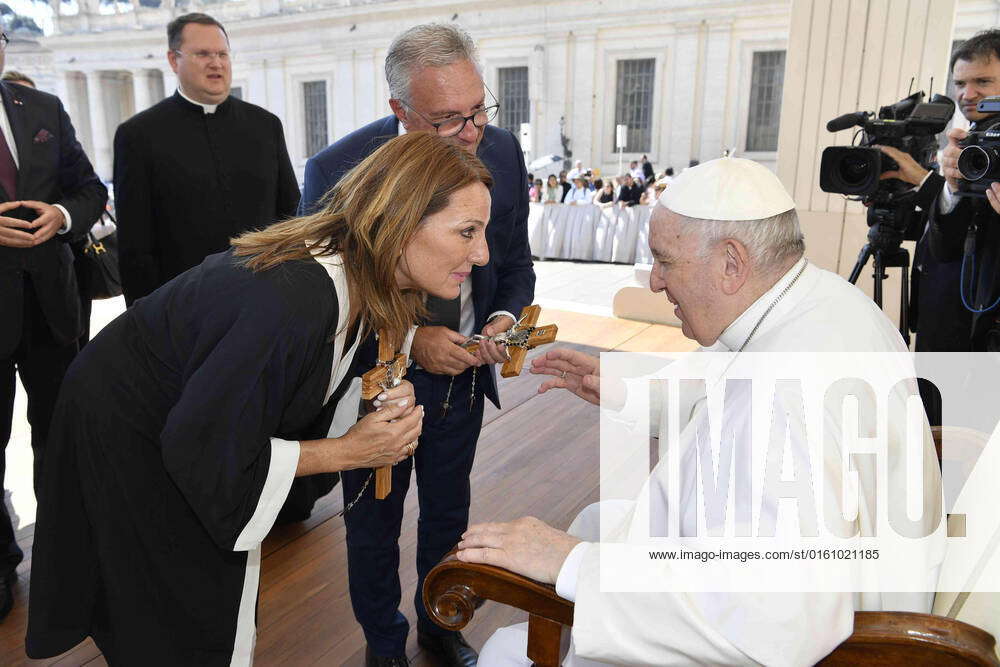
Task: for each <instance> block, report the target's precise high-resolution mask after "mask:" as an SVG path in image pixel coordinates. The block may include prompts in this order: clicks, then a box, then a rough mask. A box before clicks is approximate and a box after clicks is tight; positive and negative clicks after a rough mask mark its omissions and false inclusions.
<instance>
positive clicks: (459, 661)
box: [417, 631, 479, 667]
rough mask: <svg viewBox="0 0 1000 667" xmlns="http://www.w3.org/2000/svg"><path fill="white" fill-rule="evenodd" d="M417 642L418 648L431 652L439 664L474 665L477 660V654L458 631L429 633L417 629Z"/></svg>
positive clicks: (454, 665)
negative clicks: (442, 633) (440, 633)
mask: <svg viewBox="0 0 1000 667" xmlns="http://www.w3.org/2000/svg"><path fill="white" fill-rule="evenodd" d="M417 644H418V645H420V648H422V649H425V650H427V651H429V652H430V653H433V654H434V657H435V658H437V659H438V661H439V664H442V665H448V667H475V665H476V663H477V662H479V654H478V653H476V651H475V649H473V648H472V647H471V646H469V643H468V642H467V641H465V638H464V637H462V633H460V632H453V633H450V634H447V635H429V634H426V633H423V632H419V631H418V632H417Z"/></svg>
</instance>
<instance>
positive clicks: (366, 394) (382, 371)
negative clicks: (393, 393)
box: [361, 354, 406, 401]
mask: <svg viewBox="0 0 1000 667" xmlns="http://www.w3.org/2000/svg"><path fill="white" fill-rule="evenodd" d="M390 370H391V371H392V374H393V376H394V377H398V378H401V377H403V376H404V375H405V374H406V356H405V355H403V354H397V355H396V356H395V357H394V358H393V360H392V364H390V365H389V367H386V366H376V367H375V368H373V369H371V370H370V371H368V372H367V373H365V374H364V375H362V376H361V398H363V399H365V400H366V401H370V400H372V399H373V398H375V397H376V396H378V395H379V394H380V393H382V391H383V389H382V385H383V384H385V380H386V375H387V373H388V372H389V371H390Z"/></svg>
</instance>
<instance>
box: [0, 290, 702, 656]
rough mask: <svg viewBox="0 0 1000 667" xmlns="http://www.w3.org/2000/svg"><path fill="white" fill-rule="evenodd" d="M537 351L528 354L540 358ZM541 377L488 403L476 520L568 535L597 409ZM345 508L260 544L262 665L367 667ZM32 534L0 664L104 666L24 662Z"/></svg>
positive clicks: (638, 342)
mask: <svg viewBox="0 0 1000 667" xmlns="http://www.w3.org/2000/svg"><path fill="white" fill-rule="evenodd" d="M539 321H540V322H542V323H545V324H549V323H555V324H557V325H558V326H559V338H560V340H561V341H562V342H560V343H557V345H569V346H573V347H578V348H581V349H585V350H587V351H590V352H593V353H597V352H600V351H602V350H613V349H621V350H629V351H641V350H662V351H681V350H688V349H693V348H694V347H695V345H694V343H693V342H692V341H688V340H686V339H684V338H683V336H681V333H680V330H679V329H675V328H672V327H664V326H659V325H650V324H645V323H641V322H632V321H628V320H621V319H615V318H604V317H596V316H592V315H581V314H577V313H568V312H563V311H552V310H549V311H543V312H542V316H541V318H540V320H539ZM541 351H542V350H536V351H534V352H532V353H531V355H529V359H530V356H534V355H535V354H539V353H541ZM539 384H541V380H540V379H539V378H538V377H537V376H533V375H530V374H528V373H527V372H526V373H525V374H524V375H522V376H521V377H518V378H513V379H510V380H503V381H502V382H501V385H500V387H501V389H500V393H501V397H502V403H503V409H502V410H496V409H495V408H493V407H492V406H491V405H490V404H488V403H487V409H486V415H485V418H484V422H485V423H484V426H483V432H482V435H481V437H480V439H479V451H478V452H477V455H476V464H475V467H474V469H473V471H472V489H473V494H472V521H473V522H479V521H493V520H497V521H503V520H508V519H512V518H516V517H519V516H524V515H533V516H537V517H539V518H540V519H543V520H545V521H547V522H549V523H551V524H552V525H554V526H557V527H560V528H565V527H567V526H568V525H569V523H570V521H572V519H573V517H574V516H576V514H577V512H579V511H580V510H581V509H582V508H583V507H585V506H586V505H587V504H589V503H592V502H595V501H596V500H597V499H598V495H599V494H598V487H597V480H598V466H599V463H598V447H599V441H598V432H599V428H598V412H597V408H596V407H594V406H592V405H589V404H587V403H584V402H583V401H581V400H579V399H577V398H576V397H575V396H571V395H569V394H567V393H566V392H549V393H548V394H545V395H543V396H539V395H538V394H537V388H538V385H539ZM414 487H415V485H411V488H410V494H409V496H408V497H407V500H406V510H405V511H406V513H405V516H404V519H403V531H402V535H401V537H400V550H401V555H400V558H401V567H400V578H401V583H402V589H403V603H402V608H403V613H405V614H406V616H407V618H408V619H409V620H410V623H411V626H413V625H415V614H414V611H413V603H412V600H413V594H414V589H415V588H416V581H417V575H416V568H415V566H414V559H415V551H416V523H417V521H416V520H417V502H416V493H415V491H414ZM342 504H343V499H342V495H341V491H340V488H339V487H338V488H337V489H335V490H334V491H333V493H331V494H330V495H329V496H327V497H326V498H324V499H323V500H321V501H320V503H319V504H318V506H317V508H316V511H315V512H314V513H313V516H312V517H311V518H310V519H309V520H308V521H305V522H302V523H300V524H295V525H291V526H283V527H280V528H277V529H275V530H274V531H272V533H271V535H270V536H269V537H268V538H267V540H266V542H265V543H264V561H263V568H262V570H263V572H262V575H261V595H260V606H259V618H258V621H259V623H258V637H257V652H256V659H255V664H256V665H296V666H297V665H363V664H364V649H365V640H364V635H363V634H362V632H361V628H360V627H359V626H358V625H357V623H356V622H355V620H354V616H353V615H352V613H351V604H350V598H349V596H348V590H347V555H346V548H345V543H344V523H343V521H341V520H340V519H338V518H335V517H334V516H333V515H334V514H335V513H336V512H337V511H339V510H340V508H341V507H342ZM33 528H34V526H33V525H32V526H28V527H26V528H25V529H23V530H21V531H20V532H19V534H18V541H19V543H20V544H21V546H22V548H23V549H24V551H25V554H26V557H25V562H24V563H23V564H22V565H21V567H19V568H18V572H19V574H20V580H19V582H18V587H17V591H16V595H17V604H16V606H15V607H14V610H13V611H12V612H11V613H10V616H8V617H7V619H6V620H5V621H4V622H3V624H2V625H0V664H2V665H60V667H70V666H75V665H90V666H92V667H94V666H98V665H104V664H106V663H105V661H104V659H103V658H102V657H101V655H100V653H99V652H98V650H97V648H96V647H95V646H94V644H93V643H92V642H91V641H90V640H87V641H86V642H84V643H83V644H81V645H80V646H78V647H76V648H75V649H73V650H72V651H69V652H68V653H65V654H63V655H62V656H59V657H58V658H53V659H51V660H47V661H33V660H28V659H27V658H26V657H25V656H24V631H25V625H26V622H27V607H26V598H27V594H28V585H27V583H28V576H29V570H30V566H31V543H32V533H33ZM521 620H525V619H523V618H521V617H520V616H519V615H518V614H517V612H515V611H514V610H512V609H510V608H506V607H502V606H500V605H495V604H489V603H488V604H487V606H485V607H483V609H481V610H479V611H478V612H477V613H476V616H475V619H474V620H473V622H472V623H471V624H470V626H469V628H468V629H467V630H466V633H465V634H466V637H467V638H468V640H469V642H470V643H471V644H472V645H473V646H477V647H478V646H481V645H482V644H483V642H485V641H486V639H487V637H489V636H490V634H492V632H493V631H494V630H495V629H496V628H498V627H501V626H504V625H509V624H511V623H514V622H519V621H521ZM407 654H408V655H409V656H410V658H411V660H412V661H413V663H414V664H415V665H433V664H435V663H434V661H433V658H431V657H429V656H427V655H426V654H424V653H422V652H421V649H420V648H419V647H418V646H417V643H416V633H415V632H412V633H411V635H410V641H409V642H408V644H407Z"/></svg>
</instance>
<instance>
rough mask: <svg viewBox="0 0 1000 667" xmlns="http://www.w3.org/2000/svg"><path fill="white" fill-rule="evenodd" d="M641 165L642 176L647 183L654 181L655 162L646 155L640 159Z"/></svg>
mask: <svg viewBox="0 0 1000 667" xmlns="http://www.w3.org/2000/svg"><path fill="white" fill-rule="evenodd" d="M640 166H641V167H642V177H643V179H644V180H645V182H646V183H652V182H653V181H655V180H656V177H655V176H654V174H655V173H656V171H655V170H654V169H653V163H652V162H650V161H649V158H647V157H646V156H645V155H643V156H642V158H641V160H640Z"/></svg>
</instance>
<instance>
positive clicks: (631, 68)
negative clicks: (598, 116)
mask: <svg viewBox="0 0 1000 667" xmlns="http://www.w3.org/2000/svg"><path fill="white" fill-rule="evenodd" d="M655 69H656V58H643V59H641V60H619V61H618V77H617V86H616V88H615V126H616V127H617V126H618V125H627V126H628V133H627V135H626V141H625V152H626V153H645V152H647V151H649V150H650V149H651V148H652V145H653V76H654V73H655ZM615 136H616V135H615V132H614V128H612V132H611V150H613V151H617V150H618V148H617V146H616V145H615V144H616V142H615Z"/></svg>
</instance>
